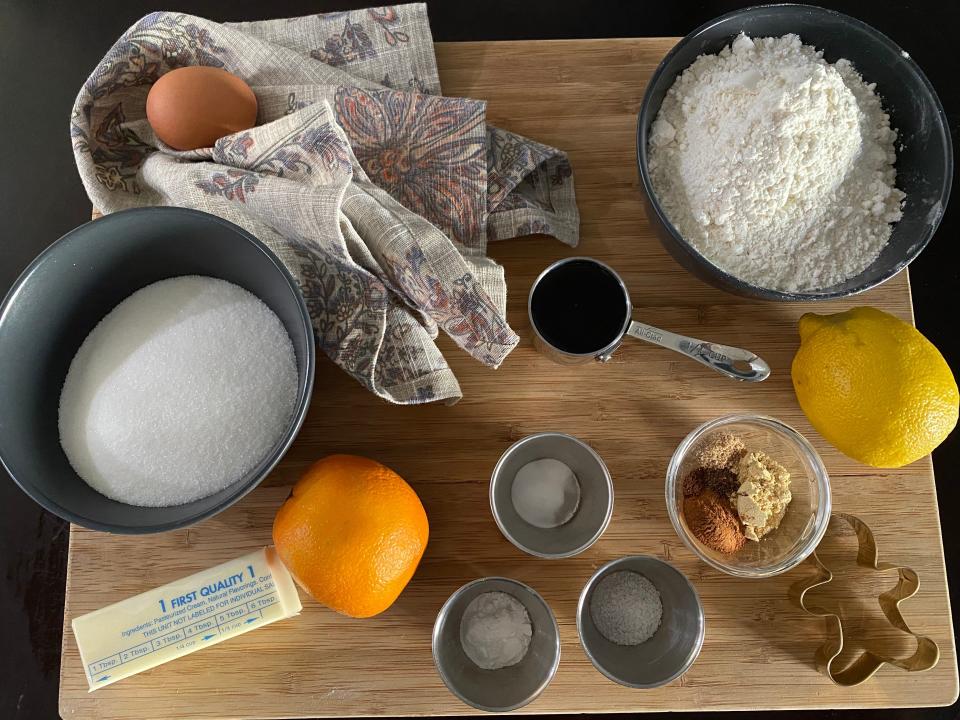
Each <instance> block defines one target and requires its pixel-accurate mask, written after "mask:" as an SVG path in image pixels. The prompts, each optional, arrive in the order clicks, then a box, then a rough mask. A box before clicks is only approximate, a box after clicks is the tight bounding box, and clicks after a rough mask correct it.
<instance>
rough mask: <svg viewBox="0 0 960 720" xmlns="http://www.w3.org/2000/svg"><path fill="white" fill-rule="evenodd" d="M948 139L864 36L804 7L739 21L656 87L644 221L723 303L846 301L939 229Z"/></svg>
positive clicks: (728, 18) (649, 95)
mask: <svg viewBox="0 0 960 720" xmlns="http://www.w3.org/2000/svg"><path fill="white" fill-rule="evenodd" d="M947 128H948V126H947V124H946V118H945V115H944V112H943V108H942V107H941V105H940V101H939V99H938V98H937V95H936V93H935V92H934V90H933V87H932V86H931V85H930V83H929V81H928V80H927V78H926V77H925V76H924V74H923V72H922V71H921V70H920V68H919V67H918V66H917V65H916V63H914V62H913V60H912V59H911V58H910V56H909V54H908V53H906V52H905V51H903V50H902V49H901V48H900V47H898V46H897V45H896V44H895V43H894V42H893V41H891V40H890V39H888V38H887V37H886V36H884V35H882V34H881V33H880V32H878V31H877V30H875V29H873V28H871V27H870V26H868V25H866V24H865V23H862V22H860V21H859V20H856V19H854V18H851V17H849V16H846V15H843V14H841V13H837V12H834V11H831V10H825V9H822V8H817V7H812V6H806V5H770V6H759V7H753V8H747V9H745V10H739V11H736V12H733V13H730V14H728V15H724V16H722V17H720V18H718V19H716V20H714V21H711V22H709V23H707V24H705V25H703V26H701V27H700V28H698V29H697V30H695V31H694V32H692V33H691V34H690V35H688V36H687V37H685V38H684V39H683V40H681V41H680V42H679V43H678V44H677V45H676V46H675V47H674V48H673V50H671V51H670V53H668V55H667V56H666V57H665V58H664V60H663V61H662V62H661V64H660V66H659V67H658V68H657V70H656V71H655V72H654V74H653V76H652V78H651V80H650V84H649V85H648V87H647V91H646V94H645V96H644V100H643V104H642V106H641V110H640V115H639V120H638V128H637V155H638V163H639V168H640V179H641V184H642V185H643V190H644V198H645V201H646V208H647V216H648V218H649V219H650V222H651V224H652V225H653V226H654V228H655V229H656V231H657V234H658V236H659V237H660V239H661V241H662V243H663V245H664V247H665V248H666V249H667V250H668V252H670V254H671V255H673V257H674V258H675V259H676V260H677V261H678V262H679V263H680V264H681V265H683V266H684V267H685V268H687V269H688V270H690V271H691V272H692V273H693V274H694V275H696V276H697V277H699V278H701V279H702V280H705V281H707V282H709V283H711V284H713V285H715V286H717V287H719V288H721V289H724V290H727V291H730V292H733V293H736V294H739V295H744V296H748V297H756V298H762V299H767V300H826V299H830V298H835V297H843V296H847V295H852V294H855V293H858V292H862V291H864V290H867V289H869V288H871V287H874V286H876V285H879V284H880V283H882V282H884V281H885V280H887V279H889V278H891V277H893V276H894V275H895V274H896V273H898V272H899V271H900V270H902V269H903V268H904V267H906V266H907V265H908V264H909V263H910V262H911V261H912V260H913V259H914V258H915V257H916V256H917V255H918V254H919V253H920V252H921V250H923V248H924V247H925V246H926V244H927V242H929V241H930V239H931V237H932V236H933V234H934V232H935V231H936V229H937V226H938V225H939V223H940V219H941V218H942V216H943V212H944V210H945V208H946V204H947V199H948V197H949V194H950V183H951V178H952V174H953V154H952V147H951V141H950V134H949V132H948V129H947Z"/></svg>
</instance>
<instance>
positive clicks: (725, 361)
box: [627, 320, 770, 382]
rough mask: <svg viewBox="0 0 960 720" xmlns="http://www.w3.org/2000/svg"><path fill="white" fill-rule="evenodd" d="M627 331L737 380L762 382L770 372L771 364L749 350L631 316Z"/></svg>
mask: <svg viewBox="0 0 960 720" xmlns="http://www.w3.org/2000/svg"><path fill="white" fill-rule="evenodd" d="M627 335H630V336H631V337H635V338H638V339H639V340H645V341H646V342H649V343H653V344H654V345H659V346H661V347H665V348H668V349H669V350H674V351H676V352H678V353H683V354H684V355H686V356H687V357H690V358H693V359H694V360H696V361H697V362H698V363H701V364H703V365H706V366H707V367H708V368H712V369H713V370H716V371H717V372H718V373H720V374H721V375H726V376H727V377H731V378H733V379H734V380H745V381H746V382H760V381H762V380H766V379H767V378H768V377H769V376H770V366H769V365H768V364H767V363H766V362H765V361H764V360H763V358H760V357H758V356H757V355H755V354H754V353H752V352H750V351H749V350H744V349H742V348H738V347H731V346H730V345H720V344H718V343H711V342H707V341H706V340H697V339H696V338H691V337H686V336H685V335H677V334H676V333H672V332H670V331H669V330H661V329H660V328H655V327H653V326H652V325H645V324H644V323H641V322H637V321H636V320H632V321H631V322H630V327H628V328H627Z"/></svg>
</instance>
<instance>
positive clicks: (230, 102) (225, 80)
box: [147, 66, 257, 150]
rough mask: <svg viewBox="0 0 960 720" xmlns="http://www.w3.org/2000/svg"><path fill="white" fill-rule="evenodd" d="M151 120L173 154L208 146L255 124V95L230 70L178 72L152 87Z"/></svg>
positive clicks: (206, 68) (168, 75) (192, 68)
mask: <svg viewBox="0 0 960 720" xmlns="http://www.w3.org/2000/svg"><path fill="white" fill-rule="evenodd" d="M147 120H148V121H149V122H150V126H151V127H152V128H153V131H154V132H155V133H156V135H157V137H158V138H160V140H162V141H163V142H164V143H166V144H167V145H169V146H170V147H172V148H174V149H175V150H195V149H197V148H202V147H210V146H212V145H213V144H214V143H215V142H216V141H217V140H218V139H220V138H222V137H224V136H225V135H230V134H232V133H235V132H240V131H241V130H248V129H249V128H252V127H253V126H254V125H255V124H256V122H257V96H256V95H254V93H253V90H251V89H250V86H249V85H247V84H246V83H245V82H244V81H243V80H241V79H240V78H238V77H237V76H236V75H232V74H230V73H228V72H227V71H226V70H221V69H220V68H214V67H202V66H191V67H183V68H177V69H176V70H171V71H170V72H168V73H166V74H165V75H163V76H161V77H160V79H159V80H157V82H155V83H154V85H153V87H152V88H150V93H149V94H148V95H147Z"/></svg>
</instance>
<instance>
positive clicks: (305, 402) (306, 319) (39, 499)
mask: <svg viewBox="0 0 960 720" xmlns="http://www.w3.org/2000/svg"><path fill="white" fill-rule="evenodd" d="M172 213H175V214H179V215H194V216H198V217H202V218H203V219H204V220H207V221H215V222H217V223H219V224H221V225H223V226H225V227H227V228H228V229H230V230H232V231H233V232H234V233H236V234H237V235H238V236H240V237H242V238H243V239H245V240H246V241H247V242H249V243H250V244H251V245H253V246H254V247H255V248H256V249H258V250H259V251H260V252H261V253H262V254H263V255H264V257H266V259H267V260H269V261H270V262H271V263H272V264H273V265H274V267H276V268H277V270H279V271H280V273H281V274H282V275H283V277H284V278H285V279H286V281H287V284H288V285H289V287H290V289H291V290H292V291H293V294H294V297H296V299H297V304H298V306H299V308H300V317H301V320H302V321H303V324H304V328H305V330H306V336H307V356H306V384H305V387H304V392H303V396H302V397H301V398H300V400H299V402H298V403H297V407H296V408H295V409H294V416H293V421H292V423H291V425H290V427H289V428H288V430H287V437H286V439H285V440H284V442H283V444H282V445H280V446H279V447H277V448H276V449H275V450H274V451H273V452H272V453H271V455H270V456H268V457H269V460H268V462H267V465H266V466H265V467H264V468H263V470H262V471H261V472H260V473H259V474H257V475H256V476H254V477H251V478H250V479H249V480H248V481H247V482H246V483H243V484H242V485H240V486H239V487H238V488H237V489H236V491H235V492H234V493H233V494H232V495H230V497H228V498H227V499H226V500H225V501H224V502H222V503H221V504H219V505H216V506H214V507H212V508H210V509H208V510H206V511H204V512H198V513H194V514H193V515H189V516H187V517H185V518H181V519H179V520H175V521H171V522H166V523H158V524H155V525H136V526H134V525H118V524H114V523H102V522H99V521H97V520H92V519H90V518H88V517H85V516H83V515H79V514H78V513H75V512H73V511H72V510H69V509H67V508H65V507H63V506H62V505H60V504H59V503H57V502H56V501H54V500H52V499H51V498H49V497H47V495H46V494H44V493H42V492H40V491H39V490H38V489H37V488H35V487H33V486H32V485H29V484H25V483H23V482H21V481H20V479H19V478H18V477H17V476H16V475H15V474H14V472H13V471H12V470H11V469H10V467H8V466H7V463H6V461H5V460H4V459H3V455H2V454H0V465H2V466H3V469H4V470H6V471H7V474H8V475H9V476H10V477H11V478H12V479H13V481H14V482H15V483H16V484H17V486H18V487H19V488H20V489H21V490H23V492H24V493H26V494H27V495H28V496H29V497H30V498H31V499H32V500H34V502H36V503H38V504H39V505H41V506H42V507H43V508H45V509H46V510H49V511H50V512H52V513H53V514H54V515H57V516H58V517H60V518H63V519H64V520H67V521H69V522H71V523H74V524H77V525H82V526H83V527H85V528H89V529H91V530H100V531H104V532H110V533H115V534H120V535H146V534H151V533H160V532H167V531H169V530H177V529H180V528H184V527H187V526H189V525H194V524H196V523H198V522H200V521H201V520H206V519H207V518H209V517H212V516H213V515H216V514H218V513H220V512H222V511H223V510H226V509H227V508H228V507H230V506H231V505H233V504H234V503H236V502H238V501H239V500H240V499H241V498H243V497H244V496H246V495H247V494H248V493H250V492H252V491H253V490H254V488H256V487H257V486H258V485H259V484H260V483H261V482H263V480H264V479H265V478H266V477H267V475H269V474H270V473H271V472H272V471H273V469H274V468H275V467H276V466H277V464H278V463H279V462H280V460H281V459H282V458H283V456H284V455H286V453H287V451H288V450H289V449H290V446H291V445H292V444H293V442H294V441H295V440H296V438H297V435H298V434H299V433H300V428H301V427H303V422H304V420H305V419H306V417H307V410H308V409H309V407H310V401H311V399H312V397H313V381H314V374H315V370H316V339H315V337H314V333H313V323H312V322H311V321H310V312H309V311H308V309H307V303H306V301H305V300H304V297H303V293H302V292H301V291H300V287H299V285H297V282H296V280H294V278H293V276H292V275H291V274H290V271H289V270H287V268H286V266H285V265H284V264H283V263H282V262H281V261H280V258H278V257H277V256H276V254H275V253H274V252H273V251H272V250H271V249H270V248H268V247H267V246H266V244H264V242H263V241H262V240H260V239H259V238H257V237H256V236H254V235H253V234H251V233H249V232H247V231H246V230H244V229H243V228H242V227H240V226H239V225H236V224H234V223H232V222H230V221H229V220H225V219H224V218H221V217H218V216H217V215H213V214H211V213H207V212H203V211H201V210H194V209H192V208H182V207H173V206H153V207H143V208H130V209H127V210H119V211H117V212H115V213H110V214H109V215H104V216H103V217H101V218H97V219H95V220H88V221H87V222H85V223H83V224H82V225H78V226H77V227H75V228H73V229H72V230H70V231H69V232H67V233H65V234H64V235H62V236H61V237H59V238H58V239H57V240H55V241H54V242H52V243H50V245H48V246H47V247H46V248H45V249H44V250H43V251H42V252H41V253H40V254H39V255H37V256H36V257H35V258H34V259H33V260H32V261H31V262H30V264H29V265H27V267H26V268H24V270H23V272H21V273H20V275H19V276H18V277H17V279H16V281H15V282H14V283H13V285H12V286H11V287H10V290H9V291H8V292H7V294H6V296H5V297H4V299H3V302H2V303H0V331H2V328H3V323H4V318H5V316H6V314H7V311H8V309H9V306H10V304H11V303H12V301H13V300H14V298H15V297H16V295H17V294H18V293H19V292H20V289H21V288H22V286H23V285H24V284H25V283H26V282H27V280H28V279H29V277H30V275H31V274H32V273H33V271H34V270H36V268H37V267H38V266H39V265H40V264H41V263H42V262H43V261H44V259H45V258H46V257H47V256H48V255H52V254H53V253H54V252H56V249H57V248H58V247H59V246H60V245H61V243H66V242H69V241H70V239H71V238H72V237H73V236H74V235H75V234H79V233H81V232H82V231H84V229H85V228H87V227H88V226H89V225H92V224H94V223H102V222H112V221H113V219H114V218H116V217H118V216H128V215H134V214H135V215H162V214H172ZM121 504H126V503H121ZM129 507H131V508H133V507H135V506H134V505H130V506H129Z"/></svg>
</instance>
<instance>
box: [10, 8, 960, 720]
mask: <svg viewBox="0 0 960 720" xmlns="http://www.w3.org/2000/svg"><path fill="white" fill-rule="evenodd" d="M369 4H370V3H369V1H365V2H344V1H343V0H313V1H312V2H311V1H309V0H274V2H269V3H267V2H263V1H262V0H233V1H232V2H230V3H225V2H216V1H214V0H202V1H201V0H197V1H195V2H184V0H180V1H179V2H176V3H172V4H171V5H173V6H172V7H170V6H164V4H161V6H160V7H158V6H157V5H155V4H154V3H151V2H148V1H147V0H104V1H102V2H96V3H83V2H72V1H70V0H48V1H47V2H42V1H37V2H33V1H32V0H0V157H2V165H0V173H2V175H0V177H2V185H0V218H2V219H3V233H2V238H0V294H2V293H4V292H5V291H6V290H7V288H9V286H10V285H11V284H12V282H13V281H14V279H15V278H16V277H17V275H18V274H19V273H20V271H21V270H22V269H23V268H24V267H25V266H26V265H27V263H28V262H29V261H30V260H31V259H32V258H33V257H34V255H36V254H37V253H38V252H40V250H42V249H43V248H44V247H46V246H47V245H48V244H49V243H51V242H52V241H53V240H55V239H56V238H58V237H59V236H60V235H62V234H63V233H65V232H66V231H67V230H69V229H71V228H73V227H75V226H76V225H79V224H81V223H83V222H85V221H86V220H87V219H89V216H90V203H89V201H88V200H87V197H86V195H85V193H84V191H83V188H82V186H81V184H80V180H79V177H78V175H77V172H76V168H75V167H74V163H73V154H72V152H71V148H70V140H69V137H68V132H67V120H68V117H69V113H70V109H71V107H72V105H73V100H74V97H75V96H76V93H77V91H78V89H79V88H80V85H81V84H82V83H83V81H84V80H85V79H86V77H87V75H88V73H89V72H90V71H91V70H92V69H93V67H94V66H95V64H96V63H97V62H98V61H99V60H100V58H101V57H102V56H103V54H104V53H105V52H106V50H107V49H108V48H109V47H110V45H111V44H112V43H113V41H114V40H115V39H116V38H117V36H119V35H120V34H121V33H122V32H123V31H124V30H125V29H126V28H127V27H129V26H130V25H131V24H133V22H134V21H136V20H137V19H139V18H140V17H141V16H143V15H145V14H146V13H147V12H150V11H152V10H157V9H167V10H181V11H184V12H188V13H191V14H195V15H202V16H205V17H208V18H211V19H214V20H254V19H263V18H269V17H285V16H293V15H305V14H309V13H314V12H322V11H327V10H338V9H347V8H354V7H365V6H367V5H369ZM428 4H429V7H430V17H431V26H432V28H433V33H434V37H435V39H436V40H438V41H456V40H513V39H544V38H590V37H624V36H663V35H685V34H686V33H687V32H689V31H690V30H692V29H693V28H694V27H696V26H697V25H699V24H701V23H702V22H704V21H706V20H708V19H710V18H711V17H715V16H717V15H720V14H722V13H724V12H727V11H729V10H732V9H734V8H737V7H742V6H745V5H749V4H751V3H737V2H669V1H667V2H661V3H657V4H653V3H645V2H637V1H635V0H634V1H631V0H622V1H620V2H614V1H611V0H593V1H588V0H572V1H563V0H475V1H467V0H446V2H443V1H437V2H429V3H428ZM821 4H823V5H827V6H829V7H833V8H835V9H837V10H840V11H842V12H846V13H849V14H851V15H854V16H856V17H859V18H860V19H862V20H864V21H866V22H868V23H870V24H871V25H873V26H874V27H876V28H878V29H879V30H880V31H882V32H884V33H886V34H887V35H889V36H890V37H892V38H893V39H894V40H895V41H896V42H897V43H898V44H899V45H901V46H902V47H903V48H904V49H905V50H907V51H908V52H909V53H910V54H911V55H912V56H913V58H914V59H915V60H916V61H917V62H918V63H919V64H920V66H921V67H922V68H923V70H924V71H925V72H926V74H927V75H928V77H929V78H930V80H931V82H932V83H933V85H934V86H935V87H936V89H937V92H938V93H939V95H940V99H941V101H942V102H943V104H944V107H945V108H946V111H947V115H948V116H949V122H950V128H951V132H952V133H953V137H954V144H955V145H956V144H957V137H958V136H957V131H958V124H960V82H958V80H957V78H956V76H955V74H956V73H957V71H958V70H960V62H958V60H957V47H956V45H957V43H956V41H955V40H953V38H952V36H951V33H952V32H953V31H954V30H955V29H956V28H957V27H958V26H960V4H958V3H934V2H930V3H912V2H896V3H886V2H823V3H821ZM958 235H960V204H958V202H957V200H954V202H953V203H952V204H951V206H950V209H949V210H948V211H947V214H946V217H945V219H944V221H943V224H942V225H941V226H940V230H939V232H938V233H937V236H936V237H935V238H934V240H933V242H932V243H931V244H930V246H929V247H928V248H927V249H926V250H925V251H924V253H923V254H922V255H921V256H920V258H918V259H917V260H916V262H914V263H913V265H911V267H910V279H911V282H912V285H913V297H914V305H915V309H916V318H917V326H918V327H919V328H920V330H921V331H922V332H923V333H924V334H925V335H926V336H927V337H929V338H930V339H931V340H932V341H933V342H934V343H935V344H936V345H937V347H939V348H940V350H941V352H943V354H944V355H945V356H946V358H947V361H948V362H949V363H950V365H951V366H952V367H953V368H954V371H955V372H958V373H960V336H958V334H957V333H956V332H955V328H956V326H957V325H956V318H955V316H954V311H955V310H956V308H957V302H956V300H955V296H954V295H953V291H954V290H955V289H956V287H957V286H958V284H960V265H958V264H957V262H956V261H955V260H954V257H955V256H954V254H953V252H952V251H951V247H952V242H954V241H955V239H956V238H957V237H958ZM951 238H954V240H951ZM0 372H2V368H0ZM2 412H3V408H0V413H2ZM933 457H934V465H935V468H936V473H937V486H938V496H939V502H940V518H941V522H942V523H943V526H944V527H943V542H944V546H945V551H946V558H947V567H948V572H949V580H950V587H951V598H952V605H953V608H954V625H955V626H960V624H958V613H957V608H960V594H958V590H957V588H958V587H960V523H958V524H954V523H953V522H951V513H952V511H954V510H958V509H960V490H958V485H955V484H954V482H953V478H952V474H953V471H954V470H955V468H957V467H958V464H960V433H957V432H955V433H954V434H953V435H952V436H951V437H950V438H949V439H948V440H947V442H946V443H944V444H943V445H942V446H941V447H940V448H939V449H938V450H937V451H936V452H934V455H933ZM0 475H3V473H2V471H0ZM0 508H2V509H0V513H2V523H0V566H2V570H3V578H2V582H0V638H2V640H0V642H2V644H3V651H2V653H0V718H10V719H11V720H12V719H13V718H30V719H32V718H54V717H57V685H58V680H59V666H60V635H61V625H62V620H63V589H64V575H65V572H66V559H67V539H68V536H69V530H68V527H67V525H66V523H64V522H62V521H61V520H59V519H58V518H56V517H54V516H52V515H50V514H49V513H46V512H44V511H42V510H41V509H40V508H39V507H38V506H37V505H35V504H34V503H33V502H32V501H30V499H29V498H27V497H26V495H24V494H23V493H22V492H21V491H20V490H19V489H18V488H17V487H16V486H15V485H14V484H13V483H12V482H11V481H9V479H8V478H6V477H3V478H2V479H0ZM958 707H960V704H955V705H954V706H953V707H951V708H934V709H928V710H898V711H893V710H891V711H872V712H867V711H846V712H803V713H794V714H793V715H792V717H802V718H808V717H809V718H826V717H842V718H855V717H870V718H919V719H920V720H947V719H948V718H951V719H952V718H957V717H960V713H958ZM772 714H773V713H743V714H742V715H745V716H747V717H756V718H759V717H768V716H770V715H772ZM737 715H741V714H740V713H737ZM672 717H680V716H678V715H673V716H672Z"/></svg>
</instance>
